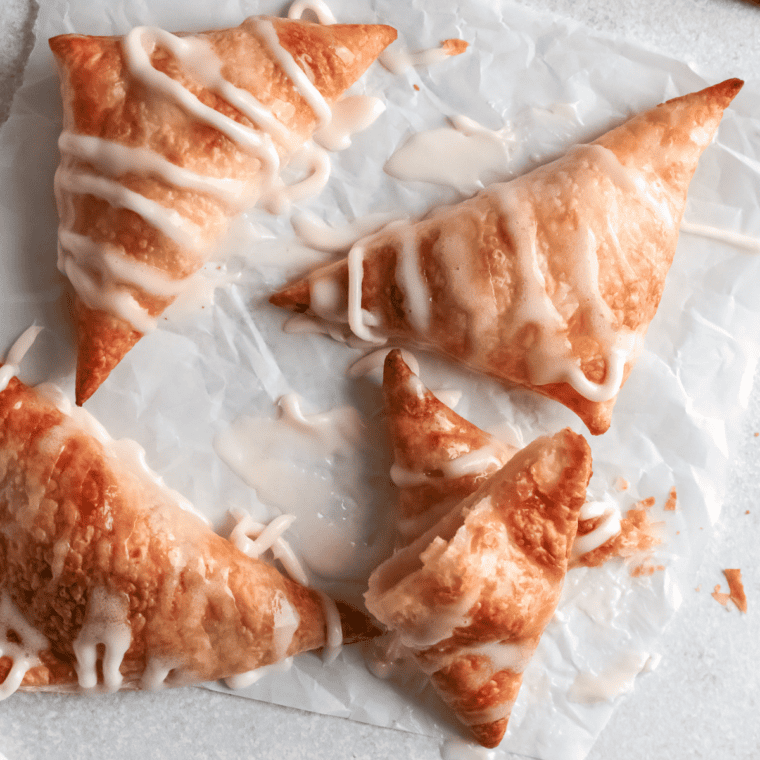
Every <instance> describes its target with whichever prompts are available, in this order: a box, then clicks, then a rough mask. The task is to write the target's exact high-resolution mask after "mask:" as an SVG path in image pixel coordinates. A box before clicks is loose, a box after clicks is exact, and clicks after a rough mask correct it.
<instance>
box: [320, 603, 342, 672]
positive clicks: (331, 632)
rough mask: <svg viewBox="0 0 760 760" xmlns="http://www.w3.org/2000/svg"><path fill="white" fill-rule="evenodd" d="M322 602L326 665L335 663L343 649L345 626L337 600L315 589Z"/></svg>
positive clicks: (324, 658) (323, 657) (324, 659)
mask: <svg viewBox="0 0 760 760" xmlns="http://www.w3.org/2000/svg"><path fill="white" fill-rule="evenodd" d="M315 590H316V592H317V593H318V594H319V598H320V599H321V600H322V610H323V611H324V614H325V628H326V636H325V638H326V643H325V648H324V650H323V652H322V661H323V662H324V663H325V665H329V664H330V663H332V662H334V661H335V659H336V658H337V656H338V655H339V654H340V651H341V649H342V648H343V626H342V625H341V622H340V613H339V612H338V606H337V605H336V604H335V600H334V599H333V598H332V597H330V596H328V595H327V594H325V592H324V591H320V590H319V589H315Z"/></svg>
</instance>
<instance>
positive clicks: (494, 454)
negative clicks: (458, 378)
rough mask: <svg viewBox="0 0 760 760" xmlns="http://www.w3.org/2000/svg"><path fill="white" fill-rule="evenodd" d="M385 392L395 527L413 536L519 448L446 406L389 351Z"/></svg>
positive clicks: (395, 352)
mask: <svg viewBox="0 0 760 760" xmlns="http://www.w3.org/2000/svg"><path fill="white" fill-rule="evenodd" d="M383 394H384V396H385V409H386V419H387V421H388V429H389V431H390V438H391V446H392V449H393V455H394V463H393V466H392V467H391V479H392V480H393V482H394V483H395V484H396V486H398V488H399V515H398V529H399V533H400V534H401V536H402V538H403V539H405V540H407V541H408V540H410V539H412V538H416V537H417V536H419V535H420V534H421V533H423V532H424V531H425V530H427V529H428V528H429V527H430V526H431V525H432V524H434V523H436V522H437V521H438V519H439V518H440V517H442V516H443V514H445V512H447V511H448V510H449V509H451V507H453V506H454V505H455V504H456V502H458V501H461V500H462V499H463V498H464V497H465V496H469V495H470V494H471V493H473V492H474V491H476V490H477V489H478V487H479V486H480V484H481V483H482V482H483V481H484V480H486V479H487V478H489V477H490V476H491V475H493V474H494V473H496V471H497V470H500V469H501V468H502V467H503V466H504V464H506V462H507V461H508V460H509V459H510V458H511V457H512V456H513V455H514V453H515V452H516V451H517V449H516V448H514V447H512V446H509V445H508V444H506V443H504V442H503V441H500V440H499V439H498V438H494V437H493V436H492V435H489V434H488V433H486V432H485V431H483V430H481V429H480V428H479V427H477V425H473V424H472V423H471V422H468V421H467V420H466V419H464V418H463V417H461V416H460V415H458V414H457V413H456V412H455V411H454V410H453V409H450V408H449V407H448V406H446V404H444V403H443V402H442V401H441V400H440V399H438V398H436V396H435V395H434V394H433V393H431V391H429V390H428V389H427V388H426V387H425V386H424V385H423V383H422V381H421V380H420V379H419V377H417V375H415V374H414V373H413V372H412V371H411V369H409V367H408V365H407V364H406V362H405V361H404V358H403V356H402V354H401V351H400V350H399V349H394V350H393V351H391V352H390V353H389V354H388V356H387V357H386V359H385V366H384V369H383Z"/></svg>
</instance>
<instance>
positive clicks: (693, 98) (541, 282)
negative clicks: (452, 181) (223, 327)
mask: <svg viewBox="0 0 760 760" xmlns="http://www.w3.org/2000/svg"><path fill="white" fill-rule="evenodd" d="M741 86H742V82H741V81H740V80H738V79H730V80H727V81H725V82H723V83H721V84H717V85H715V86H713V87H709V88H707V89H705V90H702V91H700V92H696V93H692V94H690V95H686V96H684V97H681V98H676V99H674V100H670V101H668V102H666V103H663V104H661V105H659V106H657V107H656V108H654V109H652V110H650V111H646V112H644V113H641V114H639V115H638V116H635V117H634V118H632V119H630V120H629V121H627V122H626V123H624V124H623V125H621V126H619V127H617V128H616V129H613V130H612V131H610V132H608V133H606V134H604V135H603V136H602V137H600V138H599V139H597V140H595V141H594V142H592V143H590V144H587V145H577V146H575V147H573V148H572V149H571V150H570V151H569V152H568V153H567V155H565V156H564V157H562V158H560V159H559V160H557V161H554V162H552V163H550V164H547V165H545V166H542V167H539V168H538V169H535V170H534V171H532V172H530V173H528V174H526V175H524V176H522V177H519V178H517V179H515V180H513V181H511V182H508V183H503V184H495V185H492V186H490V187H488V188H486V189H485V190H483V191H482V192H480V193H479V194H478V195H476V196H475V197H474V198H472V199H470V200H468V201H465V202H463V203H460V204H457V205H454V206H452V207H448V208H442V209H439V210H437V211H435V212H433V213H431V214H430V215H429V216H428V217H427V218H425V219H423V220H421V221H418V222H415V223H394V224H392V225H389V226H388V227H386V228H385V229H383V230H381V231H380V232H378V233H377V234H375V235H372V236H370V237H368V238H365V239H363V240H360V241H359V242H358V243H357V244H356V245H354V246H353V248H352V249H351V250H350V252H349V254H348V257H347V258H346V259H344V260H342V261H339V262H336V263H334V264H330V265H328V266H326V267H322V268H320V269H318V270H317V271H315V272H313V273H312V274H310V275H309V276H307V277H305V278H303V279H301V280H299V281H297V282H295V283H293V284H292V285H290V286H289V287H286V288H285V289H284V290H282V291H281V292H279V293H276V294H275V295H274V296H272V298H271V299H270V300H271V302H272V303H273V304H275V305H277V306H282V307H285V308H288V309H290V310H292V311H296V312H305V313H308V314H310V315H312V316H314V317H317V318H320V319H323V320H327V321H328V322H330V323H342V324H344V325H345V324H347V325H348V326H349V327H350V329H351V331H352V332H353V333H354V334H355V335H357V336H358V337H359V338H361V339H363V340H365V341H367V342H370V343H383V342H384V341H386V340H387V339H388V338H392V339H393V340H395V341H398V342H400V343H402V344H404V343H406V344H412V345H418V346H420V347H423V348H427V349H432V350H435V351H438V352H440V353H442V354H444V355H445V356H447V357H450V358H452V359H454V360H457V361H459V362H462V363H464V364H466V365H468V366H470V367H472V368H473V369H476V370H478V371H481V372H484V373H486V374H488V375H491V376H493V377H495V378H497V379H499V380H502V381H506V382H509V383H515V384H518V385H522V386H525V387H527V388H530V389H532V390H534V391H537V392H539V393H541V394H543V395H545V396H548V397H549V398H552V399H555V400H557V401H559V402H560V403H562V404H564V405H565V406H567V407H569V408H570V409H572V410H573V411H574V412H575V413H576V414H578V416H579V417H580V418H581V419H582V420H583V422H584V423H585V424H586V426H587V427H588V429H589V430H590V431H591V433H593V434H595V435H598V434H601V433H604V432H605V431H606V430H607V429H608V428H609V425H610V420H611V415H612V408H613V406H614V404H615V399H616V396H617V394H618V391H619V390H620V388H621V386H622V384H623V383H624V382H625V380H626V378H627V376H628V374H629V372H630V370H631V367H632V365H633V364H634V362H635V360H636V357H637V354H638V352H639V350H640V348H641V345H642V340H643V337H644V334H645V333H646V330H647V328H648V326H649V323H650V322H651V320H652V318H653V317H654V315H655V312H656V310H657V306H658V304H659V302H660V297H661V295H662V291H663V287H664V284H665V276H666V274H667V272H668V270H669V268H670V265H671V262H672V260H673V255H674V253H675V249H676V243H677V240H678V231H679V225H680V222H681V217H682V215H683V211H684V206H685V202H686V193H687V190H688V186H689V183H690V181H691V177H692V175H693V174H694V171H695V169H696V166H697V162H698V160H699V157H700V155H701V153H702V151H703V150H704V149H705V148H706V147H707V145H708V144H709V143H710V141H711V140H712V138H713V135H714V134H715V131H716V129H717V127H718V124H719V122H720V119H721V116H722V113H723V110H724V109H725V108H726V107H727V106H728V104H729V103H730V102H731V100H732V99H733V98H734V96H735V95H736V93H737V92H738V91H739V89H740V87H741Z"/></svg>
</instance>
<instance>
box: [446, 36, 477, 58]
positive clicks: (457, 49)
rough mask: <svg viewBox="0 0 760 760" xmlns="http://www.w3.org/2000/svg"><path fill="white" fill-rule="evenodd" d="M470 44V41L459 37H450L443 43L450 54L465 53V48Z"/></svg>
mask: <svg viewBox="0 0 760 760" xmlns="http://www.w3.org/2000/svg"><path fill="white" fill-rule="evenodd" d="M469 46H470V43H469V42H465V41H464V40H457V39H450V40H444V41H443V42H442V43H441V47H442V48H443V49H444V50H445V51H446V52H447V53H448V54H449V55H461V54H462V53H464V51H465V50H467V48H468V47H469Z"/></svg>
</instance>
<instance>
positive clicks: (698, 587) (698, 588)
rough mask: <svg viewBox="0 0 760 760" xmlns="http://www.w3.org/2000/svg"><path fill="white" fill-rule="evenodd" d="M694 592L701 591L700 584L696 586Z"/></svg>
mask: <svg viewBox="0 0 760 760" xmlns="http://www.w3.org/2000/svg"><path fill="white" fill-rule="evenodd" d="M694 590H695V591H701V590H702V584H701V583H700V584H699V586H697V587H696V588H695V589H694Z"/></svg>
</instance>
